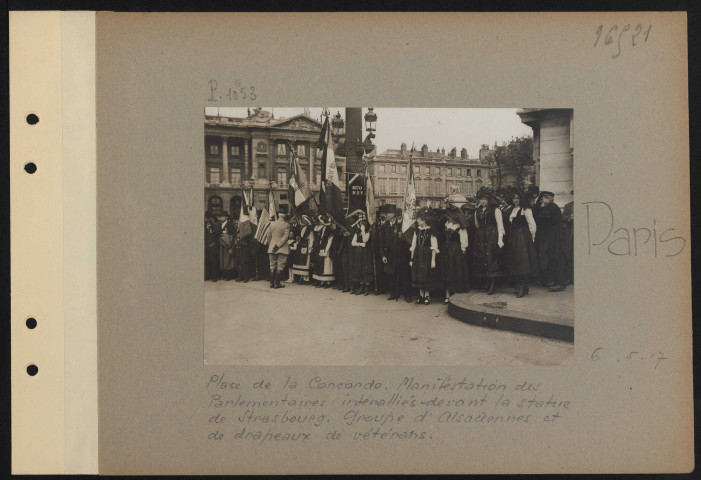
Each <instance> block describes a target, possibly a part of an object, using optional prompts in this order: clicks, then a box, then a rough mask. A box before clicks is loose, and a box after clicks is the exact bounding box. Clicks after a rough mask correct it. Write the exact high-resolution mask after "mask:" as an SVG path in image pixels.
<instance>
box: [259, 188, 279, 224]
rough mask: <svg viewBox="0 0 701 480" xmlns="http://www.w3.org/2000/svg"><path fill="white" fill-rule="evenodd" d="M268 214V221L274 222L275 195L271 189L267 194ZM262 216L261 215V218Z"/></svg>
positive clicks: (275, 216) (275, 212)
mask: <svg viewBox="0 0 701 480" xmlns="http://www.w3.org/2000/svg"><path fill="white" fill-rule="evenodd" d="M268 212H270V213H269V215H270V221H271V222H274V221H275V220H277V207H276V206H275V194H274V193H273V189H272V188H271V189H270V191H269V192H268ZM262 216H263V214H261V217H262Z"/></svg>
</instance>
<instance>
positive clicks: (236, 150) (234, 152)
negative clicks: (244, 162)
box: [231, 145, 239, 157]
mask: <svg viewBox="0 0 701 480" xmlns="http://www.w3.org/2000/svg"><path fill="white" fill-rule="evenodd" d="M231 156H232V157H238V156H239V146H238V145H232V146H231Z"/></svg>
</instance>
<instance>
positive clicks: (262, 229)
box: [256, 208, 270, 245]
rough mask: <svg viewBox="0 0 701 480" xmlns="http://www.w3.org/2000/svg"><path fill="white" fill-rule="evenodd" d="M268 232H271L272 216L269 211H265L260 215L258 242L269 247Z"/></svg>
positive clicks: (257, 233) (257, 232)
mask: <svg viewBox="0 0 701 480" xmlns="http://www.w3.org/2000/svg"><path fill="white" fill-rule="evenodd" d="M268 230H270V214H269V213H268V210H267V209H265V208H264V209H263V212H261V214H260V220H259V221H258V230H256V240H258V241H259V242H260V243H262V244H263V245H268V244H269V243H270V239H268V238H266V237H267V235H268Z"/></svg>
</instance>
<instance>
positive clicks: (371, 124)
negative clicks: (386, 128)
mask: <svg viewBox="0 0 701 480" xmlns="http://www.w3.org/2000/svg"><path fill="white" fill-rule="evenodd" d="M374 110H375V109H374V108H373V107H368V112H367V113H366V114H365V131H366V132H368V135H367V137H365V141H364V142H363V149H364V150H365V153H366V154H367V155H369V154H370V153H371V152H372V151H373V150H374V149H375V145H373V143H372V139H373V138H375V127H376V126H377V114H376V113H375V111H374Z"/></svg>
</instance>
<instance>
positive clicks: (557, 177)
mask: <svg viewBox="0 0 701 480" xmlns="http://www.w3.org/2000/svg"><path fill="white" fill-rule="evenodd" d="M516 114H517V115H518V116H519V117H521V122H522V123H524V124H526V125H528V126H529V127H531V128H532V129H533V160H534V161H535V177H536V178H535V181H536V185H538V186H539V187H540V190H541V191H550V192H553V193H554V194H555V202H556V203H557V204H558V205H559V206H560V207H563V206H564V205H566V204H567V203H568V202H570V201H572V194H570V192H571V191H572V190H573V189H574V186H573V185H574V182H573V172H574V131H573V127H574V111H573V110H572V109H571V108H521V109H519V110H517V111H516Z"/></svg>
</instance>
